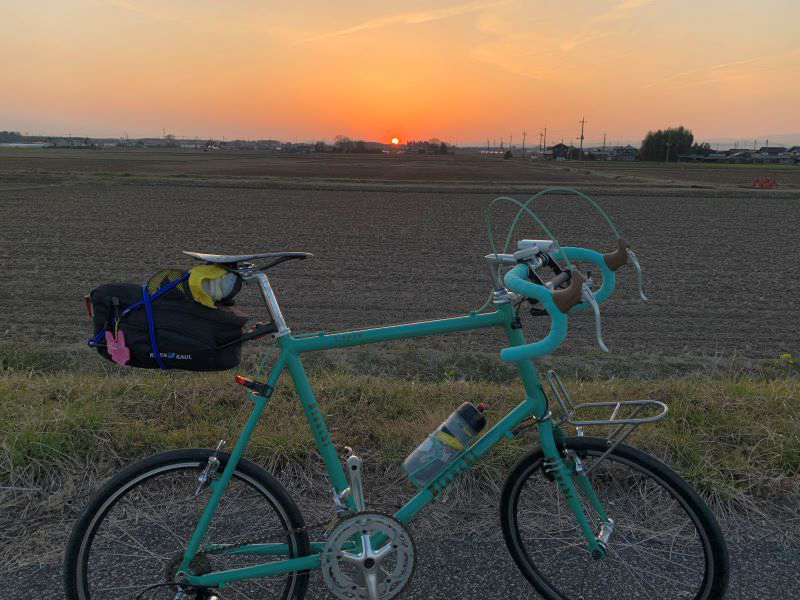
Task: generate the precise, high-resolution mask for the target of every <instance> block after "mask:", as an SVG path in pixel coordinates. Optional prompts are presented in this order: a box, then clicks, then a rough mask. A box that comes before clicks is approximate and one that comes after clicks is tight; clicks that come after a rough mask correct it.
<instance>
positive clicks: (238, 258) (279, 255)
mask: <svg viewBox="0 0 800 600" xmlns="http://www.w3.org/2000/svg"><path fill="white" fill-rule="evenodd" d="M183 253H184V254H186V255H187V256H191V257H192V258H195V259H197V260H202V261H203V262H205V263H212V264H229V263H238V262H245V261H250V260H253V259H255V258H272V259H278V260H279V261H281V262H283V261H284V260H291V259H293V258H299V259H300V260H303V259H305V258H308V257H309V256H314V255H313V254H311V253H309V252H262V253H261V254H204V253H202V252H189V251H188V250H184V251H183Z"/></svg>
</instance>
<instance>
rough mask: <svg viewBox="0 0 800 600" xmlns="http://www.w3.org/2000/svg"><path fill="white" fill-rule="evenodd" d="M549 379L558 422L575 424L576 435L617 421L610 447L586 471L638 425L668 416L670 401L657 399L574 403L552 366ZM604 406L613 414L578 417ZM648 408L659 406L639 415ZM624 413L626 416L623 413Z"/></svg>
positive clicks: (609, 441) (592, 467)
mask: <svg viewBox="0 0 800 600" xmlns="http://www.w3.org/2000/svg"><path fill="white" fill-rule="evenodd" d="M547 383H548V384H549V385H550V389H551V390H552V391H553V395H554V396H555V397H556V400H558V404H559V405H560V407H561V420H560V421H558V422H557V423H556V426H558V425H561V424H563V423H569V424H570V425H574V426H575V433H576V435H578V436H582V435H583V428H584V427H591V426H614V425H616V429H615V430H614V431H612V432H611V434H610V435H609V436H608V438H606V441H607V442H608V446H609V447H608V449H607V450H606V451H605V452H604V453H603V455H602V456H601V457H600V458H599V459H598V460H596V461H595V462H594V463H593V464H592V465H591V466H590V467H589V468H588V469H587V471H586V474H588V473H589V472H590V471H592V470H594V468H595V467H596V466H597V465H598V464H600V462H602V460H603V459H604V458H605V457H606V456H608V454H610V453H611V452H612V451H613V450H614V448H616V447H617V446H618V445H619V444H621V443H622V441H623V440H625V438H627V437H628V436H629V435H630V434H631V433H633V430H634V429H636V428H637V427H639V425H644V424H645V423H655V422H656V421H660V420H661V419H663V418H664V417H666V416H667V411H668V409H667V405H666V404H664V403H663V402H659V401H658V400H619V401H611V402H583V403H581V404H575V403H574V402H573V401H572V398H571V397H570V395H569V392H567V388H566V387H564V382H562V381H561V378H560V377H559V376H558V373H556V372H555V370H553V369H551V370H550V371H548V372H547ZM604 407H606V408H610V409H611V416H609V417H608V418H607V419H596V418H595V419H590V418H584V419H581V418H579V415H580V413H581V412H583V413H584V414H585V413H586V412H587V411H588V410H592V409H597V408H604ZM612 407H613V408H612ZM647 409H656V411H657V413H656V414H654V415H650V416H646V417H639V416H638V415H639V413H641V412H642V411H644V410H647ZM621 413H622V415H623V416H621ZM626 413H627V414H626Z"/></svg>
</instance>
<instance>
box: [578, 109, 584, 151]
mask: <svg viewBox="0 0 800 600" xmlns="http://www.w3.org/2000/svg"><path fill="white" fill-rule="evenodd" d="M578 122H579V123H580V124H581V149H580V152H579V154H578V162H583V126H584V124H585V123H586V119H585V118H584V117H581V120H580V121H578Z"/></svg>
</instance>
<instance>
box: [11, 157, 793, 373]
mask: <svg viewBox="0 0 800 600" xmlns="http://www.w3.org/2000/svg"><path fill="white" fill-rule="evenodd" d="M2 160H3V158H2V157H0V162H2ZM29 166H30V165H29ZM5 167H7V168H8V163H5ZM18 167H19V165H17V166H16V167H15V168H14V169H18ZM2 170H3V169H2V168H0V171H2ZM7 172H8V173H10V172H11V170H7ZM15 172H16V176H15V177H14V178H13V179H14V182H13V184H9V183H8V182H7V183H6V185H5V188H4V187H0V209H2V213H1V214H2V219H0V266H2V277H0V336H2V337H3V338H4V339H29V340H36V341H40V342H45V341H47V342H49V343H53V344H58V345H63V344H72V343H75V344H77V343H80V342H81V341H82V340H84V339H85V338H86V337H87V335H88V333H89V323H88V320H87V318H86V316H85V315H84V312H83V295H84V294H85V293H87V292H88V291H89V290H91V289H92V288H93V287H94V286H96V285H98V284H101V283H104V282H109V281H126V280H127V281H143V280H146V279H147V278H148V277H149V276H150V275H151V274H152V273H154V272H155V271H157V270H159V269H161V268H164V267H171V266H177V267H183V268H187V267H189V266H191V264H192V263H191V261H190V259H188V258H187V257H184V256H182V255H181V254H180V250H184V249H186V250H195V251H203V252H216V253H246V252H265V251H274V250H304V251H309V252H313V253H314V254H315V257H314V258H313V259H311V260H309V261H305V262H297V263H287V264H284V265H280V266H278V267H276V268H275V269H274V271H272V272H271V274H272V279H273V284H274V286H275V288H276V292H277V294H278V298H279V299H280V300H281V302H282V305H283V307H284V312H285V315H286V318H287V321H288V323H289V325H290V326H291V327H292V328H293V329H294V330H295V331H309V330H311V331H313V330H317V329H325V330H334V329H342V328H349V327H357V326H364V325H380V324H387V323H394V322H400V321H409V320H417V319H430V318H436V317H440V316H446V315H452V314H457V313H460V312H464V311H467V310H470V309H474V308H477V307H478V306H480V305H481V304H482V303H483V301H484V299H485V295H486V294H487V292H488V289H489V285H488V277H487V276H486V272H485V267H484V264H483V259H482V257H483V255H484V254H486V253H487V252H488V244H487V241H486V233H485V225H484V211H485V208H486V206H487V204H488V202H489V201H490V200H492V198H493V197H494V196H495V195H499V194H493V193H489V192H485V191H483V190H481V191H480V192H479V193H464V192H458V193H455V192H446V191H440V192H438V193H433V192H419V191H408V190H403V188H402V187H399V188H394V189H387V190H385V191H374V190H372V191H359V190H350V191H342V190H335V189H328V190H310V189H274V188H270V187H262V188H254V189H243V188H237V187H225V181H224V180H222V179H220V180H219V181H215V185H214V187H210V186H204V185H201V184H197V185H193V186H186V185H177V184H176V185H171V184H164V183H163V182H161V183H160V184H159V185H148V184H147V181H146V180H144V179H143V180H139V181H137V182H134V183H131V184H122V183H119V182H118V180H114V179H112V180H110V181H108V182H104V181H103V180H102V179H100V178H94V179H91V180H89V179H86V180H76V181H75V182H72V183H70V182H69V181H66V182H62V183H61V184H58V185H51V186H47V187H30V188H28V189H26V188H25V186H20V183H21V182H22V183H36V179H35V177H34V176H33V175H31V174H30V171H28V172H19V171H18V170H17V171H15ZM501 187H502V186H498V192H501V191H502V189H501ZM534 187H535V186H532V188H531V189H532V190H533V189H534ZM540 187H541V186H540ZM594 197H595V199H596V200H598V201H600V202H601V203H602V204H603V205H604V206H605V207H606V209H607V210H608V212H609V213H610V214H611V215H612V217H613V218H614V219H615V220H616V222H617V224H618V226H619V227H620V229H621V230H622V232H623V234H624V235H625V236H626V237H627V238H628V239H629V240H630V241H631V242H632V243H633V246H634V248H635V250H636V251H637V254H638V255H639V258H640V260H641V262H642V264H643V266H644V269H645V274H646V283H647V293H648V295H649V296H650V298H651V302H650V303H649V304H646V305H643V304H641V303H640V302H639V301H638V299H637V296H636V292H635V286H634V275H633V272H632V271H631V270H630V269H629V268H626V269H623V270H622V271H620V273H619V278H618V281H619V288H618V290H617V293H616V294H615V295H614V296H613V297H612V299H611V300H610V301H609V302H608V303H607V304H606V306H604V311H603V314H604V322H603V325H604V334H605V339H606V343H607V344H608V346H609V347H610V348H611V349H612V351H614V352H616V353H623V354H627V353H648V354H649V353H652V354H663V355H668V356H683V355H687V354H691V355H697V354H702V355H709V354H720V355H723V356H729V355H734V354H737V355H740V356H746V357H752V358H760V357H768V358H774V357H775V356H776V355H777V354H778V353H780V352H785V351H789V352H792V351H794V352H797V351H798V350H800V347H799V346H800V343H799V342H798V338H799V337H800V325H798V323H800V305H799V304H798V296H799V294H800V284H798V280H799V279H800V267H798V265H799V264H800V263H799V262H798V258H797V252H798V248H800V229H798V227H797V224H798V207H800V204H798V201H797V198H792V197H791V196H786V195H784V196H782V197H781V196H770V195H768V194H757V193H750V192H741V193H739V194H738V195H730V194H727V193H724V194H723V193H720V194H719V195H718V196H713V195H712V196H711V197H709V196H708V194H706V195H705V197H702V198H693V197H691V196H690V195H687V194H686V193H682V194H680V195H670V194H669V192H653V193H651V194H649V195H644V196H638V195H637V196H634V195H630V196H627V195H621V191H620V190H615V191H613V193H612V192H611V191H609V192H608V193H604V192H603V191H602V190H600V191H599V192H598V193H597V194H594ZM520 198H522V199H524V198H525V196H522V195H520ZM509 214H510V209H507V210H506V211H505V212H504V213H501V215H504V216H501V217H500V218H499V222H501V223H502V222H506V223H507V221H508V218H509ZM542 215H543V216H544V217H545V220H546V222H547V223H548V224H549V225H550V226H551V228H552V229H553V230H554V231H555V232H556V234H557V235H558V237H559V238H560V241H561V242H562V243H565V244H571V245H586V246H588V247H592V248H598V249H611V247H612V241H613V240H612V238H611V235H610V232H608V230H607V227H606V226H605V224H604V223H602V222H600V221H599V220H598V219H597V218H596V217H595V215H594V214H593V213H591V212H590V211H588V210H587V209H585V208H584V207H583V206H581V205H580V204H579V203H577V202H576V201H574V200H569V199H566V198H558V199H554V200H550V201H548V202H547V203H544V204H543V205H542ZM500 229H501V228H500V225H499V224H498V228H497V230H498V233H499V232H500ZM521 236H522V237H537V236H540V234H539V233H538V232H537V231H536V230H535V229H534V228H533V227H532V226H531V225H530V224H525V226H524V228H523V229H522V234H521ZM256 301H257V295H256V294H255V291H254V290H244V291H243V292H242V294H241V296H240V304H241V306H242V307H243V308H245V309H246V310H247V311H248V312H250V313H251V314H252V315H253V316H254V317H255V316H258V315H259V314H260V313H259V307H258V305H257V304H256ZM542 327H543V324H542V323H533V324H532V329H531V330H529V333H531V334H532V335H535V334H536V332H537V331H538V333H539V334H541V332H542ZM592 331H593V324H592V321H591V318H590V316H589V315H588V314H581V315H579V316H576V318H574V319H571V322H570V333H569V337H568V342H567V344H566V345H565V346H564V347H563V348H562V349H561V350H560V352H562V353H573V354H575V353H582V352H584V351H585V350H586V349H587V348H591V347H592V345H593V333H592ZM450 340H455V342H452V341H451V342H450V343H455V344H459V345H463V344H465V343H468V344H469V345H470V347H474V348H479V349H482V350H494V349H497V348H499V347H500V346H501V345H502V340H501V338H500V336H498V335H495V334H486V333H480V332H475V333H472V334H471V335H469V336H458V337H456V338H450Z"/></svg>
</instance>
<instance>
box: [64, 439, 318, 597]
mask: <svg viewBox="0 0 800 600" xmlns="http://www.w3.org/2000/svg"><path fill="white" fill-rule="evenodd" d="M213 453H214V451H213V450H199V449H192V450H176V451H174V452H165V453H163V454H158V455H156V456H153V457H150V458H147V459H145V460H142V461H140V462H138V463H136V464H134V465H131V466H130V467H128V468H127V469H125V470H124V471H122V472H121V473H119V474H118V475H116V476H115V477H113V478H112V479H111V480H110V481H109V482H108V483H106V484H105V485H104V486H103V488H102V489H101V490H100V491H99V492H98V493H97V494H96V495H95V497H94V498H93V499H92V501H91V502H90V503H89V505H88V506H87V507H86V509H85V510H84V511H83V513H82V514H81V516H80V518H79V519H78V521H77V522H76V523H75V527H74V528H73V530H72V535H71V536H70V539H69V542H68V544H67V552H66V555H65V559H64V584H65V590H66V593H67V598H68V600H119V599H120V598H137V597H141V598H147V599H152V600H155V599H164V600H167V599H169V600H173V599H174V598H175V597H176V592H177V588H175V586H172V585H168V584H169V583H171V582H173V581H174V580H175V572H176V569H177V567H178V565H179V563H180V560H181V558H182V557H183V550H184V548H185V547H186V545H187V542H188V540H189V537H190V536H191V535H192V532H193V531H194V528H195V525H196V524H197V521H198V519H199V517H200V515H201V513H202V512H203V509H204V508H205V506H206V503H207V501H208V497H209V494H210V490H209V488H205V489H204V490H202V491H201V492H200V493H199V494H197V493H196V492H197V477H198V475H199V474H200V473H201V472H202V471H203V469H204V468H205V466H206V464H207V462H208V458H209V457H210V456H211V455H212V454H213ZM217 457H218V458H219V461H220V465H219V472H220V473H221V472H222V470H223V469H224V468H225V465H226V464H227V462H228V459H229V455H228V454H225V453H219V454H218V455H217ZM303 525H304V523H303V517H302V515H301V514H300V511H299V510H298V508H297V506H296V505H295V504H294V502H293V501H292V499H291V498H290V497H289V495H288V494H287V493H286V491H285V490H284V489H283V487H282V486H281V484H280V483H278V481H277V480H275V479H274V478H273V477H272V476H270V475H269V474H268V473H266V472H265V471H264V470H263V469H261V468H260V467H258V466H256V465H254V464H253V463H251V462H249V461H246V460H244V459H242V460H240V461H239V463H238V464H237V465H236V470H235V471H234V473H233V477H231V480H230V482H229V484H228V487H227V489H226V490H225V493H224V494H223V496H222V499H221V501H220V503H219V506H218V507H217V510H216V512H215V513H214V516H213V518H212V520H211V524H210V526H209V529H208V532H207V533H206V537H205V540H204V541H205V543H210V544H217V543H223V544H226V543H234V544H235V543H242V542H243V541H245V540H262V539H264V538H269V541H275V542H283V543H286V544H288V547H289V554H290V556H289V557H290V558H295V557H298V556H304V555H307V554H308V553H309V542H308V535H307V534H306V532H305V531H304V530H301V531H297V529H298V528H301V527H303ZM248 561H249V562H248ZM263 561H264V558H263V557H256V558H252V557H250V558H248V557H243V556H238V557H237V556H214V555H209V556H206V557H198V558H196V559H195V560H194V561H192V568H193V570H195V572H198V573H200V572H209V571H212V570H213V571H217V570H222V569H229V568H236V567H243V566H248V565H249V564H253V563H254V562H255V563H257V562H263ZM307 583H308V573H307V572H306V573H290V574H288V575H285V576H282V577H265V578H259V579H253V580H247V581H241V582H235V583H230V584H228V585H227V586H226V587H225V589H224V590H218V591H217V595H218V596H219V597H220V598H244V599H247V598H259V599H267V598H269V599H272V598H292V599H301V598H303V596H304V595H305V589H306V585H307ZM193 596H195V597H197V598H203V597H205V594H203V593H202V592H199V591H198V593H196V594H190V596H189V597H193Z"/></svg>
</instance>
